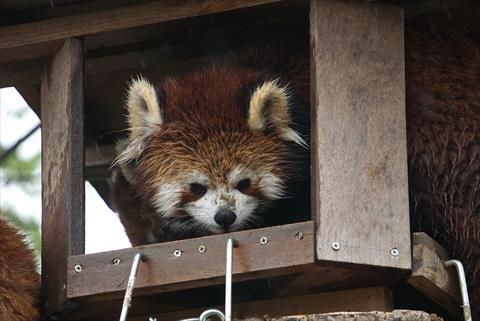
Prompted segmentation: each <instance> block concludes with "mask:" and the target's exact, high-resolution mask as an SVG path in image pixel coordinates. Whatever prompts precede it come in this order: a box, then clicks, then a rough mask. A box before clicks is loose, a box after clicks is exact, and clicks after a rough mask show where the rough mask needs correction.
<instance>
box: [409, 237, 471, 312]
mask: <svg viewBox="0 0 480 321" xmlns="http://www.w3.org/2000/svg"><path fill="white" fill-rule="evenodd" d="M412 242H413V253H412V255H413V267H412V276H411V277H410V278H409V279H408V283H410V284H411V285H412V286H413V287H414V288H416V289H417V290H419V291H420V292H421V293H423V294H424V295H425V296H427V297H428V298H429V299H430V300H432V301H433V302H435V303H437V304H438V305H440V306H441V307H443V308H445V310H447V311H448V312H450V313H452V314H453V315H454V316H458V317H461V316H462V311H461V309H460V303H459V302H460V289H459V287H458V278H457V275H456V272H455V270H454V269H447V268H445V261H448V260H449V259H450V258H449V256H448V254H447V251H445V249H444V248H443V247H442V246H441V245H440V244H438V243H437V242H435V241H434V240H433V239H432V238H431V237H430V236H428V235H427V234H425V233H414V234H413V237H412Z"/></svg>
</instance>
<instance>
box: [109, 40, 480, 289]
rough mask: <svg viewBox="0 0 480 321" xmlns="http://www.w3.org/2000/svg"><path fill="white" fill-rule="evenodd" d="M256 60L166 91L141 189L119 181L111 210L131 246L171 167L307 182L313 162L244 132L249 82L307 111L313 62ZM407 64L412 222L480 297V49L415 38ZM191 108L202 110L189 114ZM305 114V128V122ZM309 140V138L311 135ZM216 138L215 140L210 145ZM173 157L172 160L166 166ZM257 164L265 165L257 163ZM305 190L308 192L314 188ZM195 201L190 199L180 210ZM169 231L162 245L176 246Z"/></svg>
mask: <svg viewBox="0 0 480 321" xmlns="http://www.w3.org/2000/svg"><path fill="white" fill-rule="evenodd" d="M460 45H461V46H462V50H459V46H460ZM253 52H257V53H258V52H261V54H256V55H255V54H254V55H251V54H247V55H244V53H242V54H243V55H244V56H243V57H242V54H240V55H239V57H240V58H239V57H236V58H235V59H233V60H226V61H224V62H218V63H217V64H216V65H214V66H210V67H209V68H204V69H200V70H199V71H195V72H192V73H188V74H186V75H183V76H179V77H176V78H167V79H165V80H164V81H163V83H161V84H160V87H161V88H162V89H163V91H164V92H165V95H166V97H167V99H166V101H165V102H164V109H163V115H164V117H165V123H166V126H164V127H163V128H162V130H161V134H160V135H158V136H154V137H153V138H152V139H151V140H150V141H149V143H148V146H147V147H146V148H145V149H144V150H142V153H141V155H140V156H139V158H138V160H137V162H136V163H135V164H134V165H133V166H132V168H130V169H129V171H131V173H130V174H131V175H132V176H134V177H135V178H136V180H137V182H136V183H134V184H133V185H132V182H128V180H127V179H125V178H122V177H121V175H119V176H120V177H119V179H117V180H116V183H114V184H113V194H114V195H113V199H114V203H116V204H117V207H118V210H119V213H120V219H121V220H122V223H123V224H124V226H125V227H126V230H127V234H128V236H129V237H130V239H131V241H132V243H133V244H134V245H139V244H144V243H148V239H147V237H146V234H145V231H146V230H148V229H150V228H151V226H153V225H155V224H157V223H155V222H154V221H153V220H152V219H151V218H152V215H151V214H150V213H151V212H153V210H152V206H151V204H148V200H149V199H151V198H152V197H153V195H152V193H154V188H153V184H154V182H155V180H157V179H158V178H159V177H161V176H165V175H171V172H170V171H169V168H168V166H169V165H168V164H169V163H172V162H174V161H175V162H176V165H177V166H178V168H180V171H182V170H187V169H189V168H190V167H191V166H192V164H193V163H195V164H198V165H199V166H200V167H201V168H202V169H203V170H204V171H205V172H209V173H211V175H212V176H213V177H222V173H221V172H219V173H215V170H218V167H215V166H212V164H219V163H220V164H223V166H224V167H228V166H229V165H230V163H231V162H235V161H238V160H239V159H241V162H244V163H246V164H248V163H253V162H265V163H269V162H270V163H272V164H273V163H279V164H280V166H278V167H277V168H276V171H277V172H278V175H283V176H284V177H290V176H292V175H298V174H301V175H308V171H302V172H300V173H297V172H296V171H295V167H296V166H298V164H303V165H300V166H305V164H306V165H307V166H308V162H309V160H308V154H302V153H301V152H299V151H298V149H295V147H294V146H289V145H288V144H287V145H285V144H282V142H281V141H280V140H279V139H278V137H277V136H276V135H275V133H269V134H267V135H263V134H259V133H253V132H251V131H250V130H249V129H248V128H247V127H246V114H245V110H244V109H243V107H242V106H244V105H245V102H243V103H242V96H241V94H240V91H239V88H240V87H244V86H246V85H248V84H249V83H250V82H253V83H257V84H258V81H259V80H260V81H265V80H267V79H276V78H279V79H280V81H281V82H283V83H288V84H289V85H290V86H291V88H292V91H293V92H295V93H296V97H295V99H297V100H298V101H300V102H301V104H302V105H304V106H305V107H308V106H309V99H308V97H309V78H308V76H307V75H308V64H307V63H306V62H307V61H308V57H307V55H298V54H293V55H286V56H282V52H281V51H278V50H273V51H270V52H269V53H268V54H265V52H262V51H261V50H260V51H255V50H254V51H253ZM272 57H274V58H272ZM286 57H288V58H286ZM272 61H273V62H272ZM406 65H407V66H406V69H407V75H406V76H407V88H406V89H407V132H408V153H409V180H410V182H409V184H410V199H411V202H412V204H411V212H412V215H413V216H412V222H413V225H414V227H415V229H416V230H421V231H426V232H428V233H429V234H431V235H432V236H433V237H434V238H435V239H436V240H438V241H439V242H440V243H441V244H442V245H444V246H445V247H446V248H447V249H449V250H450V253H451V254H452V255H453V257H455V258H459V259H461V260H462V261H463V262H464V264H465V267H466V271H467V274H468V279H469V282H470V288H471V289H472V295H473V296H474V297H475V296H480V295H479V293H478V292H479V291H480V290H479V289H480V72H479V70H480V47H479V45H478V43H473V42H472V41H469V40H467V39H462V41H460V42H456V43H454V42H448V41H445V42H443V41H438V40H437V39H435V40H432V38H424V37H422V36H420V35H418V34H415V33H410V34H408V35H407V60H406ZM272 66H273V67H272ZM232 93H235V95H236V96H235V97H233V98H232ZM160 96H161V95H160ZM186 99H188V100H191V101H195V102H196V103H197V104H196V106H197V107H198V106H201V108H202V109H201V110H200V111H199V110H194V109H189V108H190V105H188V104H186ZM242 104H243V105H242ZM306 110H308V108H306ZM295 112H300V111H299V110H295V111H294V113H295ZM299 114H301V116H300V119H301V118H302V117H303V118H304V117H308V116H306V115H307V114H306V113H303V114H302V113H301V112H300V113H299ZM170 124H173V125H170ZM304 124H307V125H308V122H304ZM302 133H307V135H308V131H307V130H304V131H303V132H302ZM211 135H213V136H215V135H217V137H213V138H212V139H211V137H210V136H211ZM178 137H183V138H184V142H185V141H186V142H188V141H191V142H192V141H193V142H196V143H198V144H199V146H200V147H199V151H198V150H197V151H195V152H193V153H192V152H191V150H189V148H190V146H189V145H188V144H179V142H178V139H177V138H178ZM166 149H168V150H169V151H173V152H170V155H172V157H171V159H169V160H168V161H166V160H165V155H164V152H163V151H165V150H166ZM258 155H268V156H266V157H264V158H262V159H259V158H258V157H257V156H258ZM292 159H294V161H293V162H292V161H291V160H292ZM158 164H163V165H162V166H161V167H159V166H158ZM138 167H142V168H143V169H142V170H141V171H138V170H137V169H136V168H138ZM220 168H222V166H220ZM303 178H304V179H306V178H307V177H306V176H305V177H303ZM299 180H300V181H301V180H302V178H301V177H300V178H299ZM134 185H135V186H134ZM304 185H307V189H308V183H304ZM297 187H298V185H297ZM303 192H306V193H308V191H306V190H305V189H304V190H303ZM252 193H256V191H252ZM128 194H130V195H128ZM192 197H194V196H192V195H190V194H189V193H188V192H185V194H184V195H183V197H182V201H183V202H188V201H189V200H190V199H191V198H192ZM260 197H261V196H260ZM300 202H307V203H308V200H307V199H305V198H304V199H301V201H300ZM300 202H297V203H296V204H297V205H298V204H299V203H300ZM127 203H128V204H127ZM140 204H142V205H140ZM144 223H145V224H148V225H149V227H148V228H145V226H144ZM278 223H281V222H278ZM166 231H167V232H166V233H165V235H164V236H163V237H164V238H163V240H168V239H169V236H168V229H167V230H166ZM187 236H188V235H187Z"/></svg>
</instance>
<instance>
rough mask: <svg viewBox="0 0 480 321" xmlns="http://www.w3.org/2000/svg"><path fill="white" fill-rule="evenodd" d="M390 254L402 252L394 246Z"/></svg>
mask: <svg viewBox="0 0 480 321" xmlns="http://www.w3.org/2000/svg"><path fill="white" fill-rule="evenodd" d="M390 254H391V255H392V256H398V254H400V252H399V251H398V249H397V248H393V249H391V250H390Z"/></svg>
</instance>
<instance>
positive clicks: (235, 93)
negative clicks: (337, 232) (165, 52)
mask: <svg viewBox="0 0 480 321" xmlns="http://www.w3.org/2000/svg"><path fill="white" fill-rule="evenodd" d="M277 55H278V53H277ZM272 56H273V49H268V48H265V49H252V50H248V51H244V52H242V53H241V54H238V55H234V56H229V57H225V58H223V59H221V60H218V61H215V62H213V63H211V64H207V65H206V66H203V67H202V68H199V69H198V70H196V71H192V72H190V73H187V74H185V75H180V76H176V77H169V78H166V79H164V80H163V81H162V82H160V83H159V84H158V85H157V88H158V90H157V94H158V99H159V100H160V105H161V107H162V116H163V118H164V119H163V121H164V124H163V125H162V126H160V129H158V130H157V132H156V134H155V135H152V137H150V139H149V140H148V144H147V146H146V147H145V149H144V150H142V151H141V154H140V155H139V157H138V159H136V160H135V162H134V163H135V164H134V165H133V166H131V165H132V164H129V165H128V167H129V169H128V172H130V175H131V176H133V177H135V183H132V182H129V181H128V179H126V178H125V176H128V175H125V176H123V175H121V174H120V173H117V174H116V178H115V180H114V181H115V182H114V183H113V184H112V186H111V188H112V200H113V204H114V207H115V208H116V209H117V211H118V212H119V217H120V219H121V221H122V223H123V225H124V226H125V228H126V232H127V235H128V237H129V238H130V241H131V242H132V244H134V245H140V244H145V243H149V242H151V241H149V240H148V237H147V234H148V233H145V231H148V230H151V229H152V228H154V227H155V226H157V227H158V228H159V229H161V230H162V232H163V233H162V235H161V236H159V237H157V241H158V240H171V239H178V238H183V237H192V236H195V235H199V234H200V235H202V233H201V232H199V234H198V233H197V234H195V235H173V234H172V233H171V231H170V230H169V229H168V222H166V221H163V220H159V218H158V217H155V215H154V214H152V213H153V212H154V210H153V204H152V201H151V200H152V199H154V197H155V193H156V189H155V185H156V184H158V181H159V180H162V179H163V180H167V181H168V180H175V176H176V175H178V173H182V172H185V171H188V170H190V169H192V167H193V166H195V168H196V169H197V170H199V171H201V172H202V173H205V174H207V175H208V176H209V177H210V178H211V182H210V183H211V184H213V185H215V184H220V183H221V181H222V180H224V179H225V173H226V171H227V170H228V169H229V168H232V167H233V166H234V165H235V164H241V165H243V166H245V167H263V168H268V169H270V170H271V171H272V172H273V173H274V174H276V175H277V176H279V177H281V178H282V179H284V180H285V181H292V180H297V181H301V182H302V184H303V185H304V186H307V188H308V185H309V184H308V180H307V181H304V180H305V179H306V177H307V176H306V175H305V174H304V173H301V172H302V171H304V170H305V168H306V167H307V166H308V150H307V149H305V148H302V147H300V146H295V144H294V143H291V142H289V143H286V142H285V141H283V140H282V139H280V138H279V137H278V133H276V132H275V131H274V130H268V129H267V130H266V131H265V132H254V131H252V130H250V129H249V128H248V125H247V117H248V115H247V113H248V110H247V107H248V99H249V98H250V95H251V94H252V91H253V90H254V89H255V88H256V87H258V86H259V85H261V84H262V83H265V82H266V81H270V80H276V81H277V82H278V84H281V85H282V86H287V84H288V91H289V95H290V96H291V97H290V98H291V99H295V100H296V101H295V103H296V104H297V105H301V107H300V108H302V109H301V110H299V109H297V110H296V111H297V113H298V114H303V115H304V116H303V119H301V120H299V121H296V123H297V125H298V124H300V126H302V125H303V128H302V129H300V132H301V133H302V135H303V137H304V138H306V139H307V140H308V130H309V129H308V127H309V126H308V124H305V122H306V121H308V116H307V114H308V106H307V104H308V99H307V97H308V93H309V73H308V64H307V63H306V62H307V61H308V59H306V58H305V57H304V59H299V55H298V54H297V55H283V58H286V59H285V60H282V61H274V60H273V61H272V60H271V59H269V58H270V57H272ZM280 57H282V56H280ZM287 57H291V58H287ZM302 122H303V124H302ZM165 151H168V153H165ZM173 163H175V170H172V168H171V164H173ZM124 174H125V173H124ZM246 194H248V195H251V196H255V197H256V198H258V199H260V200H262V199H263V198H264V195H262V191H261V190H260V189H259V188H257V187H256V186H252V187H251V188H249V190H248V191H246ZM305 194H308V192H306V193H305ZM195 198H196V196H195V195H193V194H192V193H190V192H189V191H188V190H184V191H183V192H182V197H181V201H180V203H179V204H177V206H178V207H182V206H183V205H184V204H186V203H188V202H190V201H192V200H195ZM304 203H308V201H307V202H304ZM297 205H298V203H295V207H296V209H295V210H293V208H292V207H289V209H290V211H293V212H291V213H290V215H292V213H295V212H297V213H298V212H301V213H300V214H299V215H297V216H296V218H292V217H290V218H286V220H287V221H288V220H299V218H298V217H301V218H303V217H305V216H306V215H309V214H308V210H306V209H305V206H303V209H302V207H300V206H297ZM282 207H283V206H282ZM285 211H286V210H285ZM178 215H179V216H181V215H182V213H180V212H179V214H178ZM285 215H287V214H285ZM275 216H276V220H277V219H278V220H281V218H280V217H281V214H279V213H276V214H275ZM292 216H295V215H292ZM301 218H300V219H301ZM265 224H267V225H268V223H264V225H265ZM162 225H165V226H162ZM177 234H178V233H177Z"/></svg>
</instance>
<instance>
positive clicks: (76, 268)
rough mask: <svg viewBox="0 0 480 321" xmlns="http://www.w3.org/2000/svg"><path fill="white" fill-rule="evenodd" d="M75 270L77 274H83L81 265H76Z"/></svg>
mask: <svg viewBox="0 0 480 321" xmlns="http://www.w3.org/2000/svg"><path fill="white" fill-rule="evenodd" d="M73 269H74V270H75V272H77V273H80V272H82V266H81V265H80V264H76V265H75V267H74V268H73Z"/></svg>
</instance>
